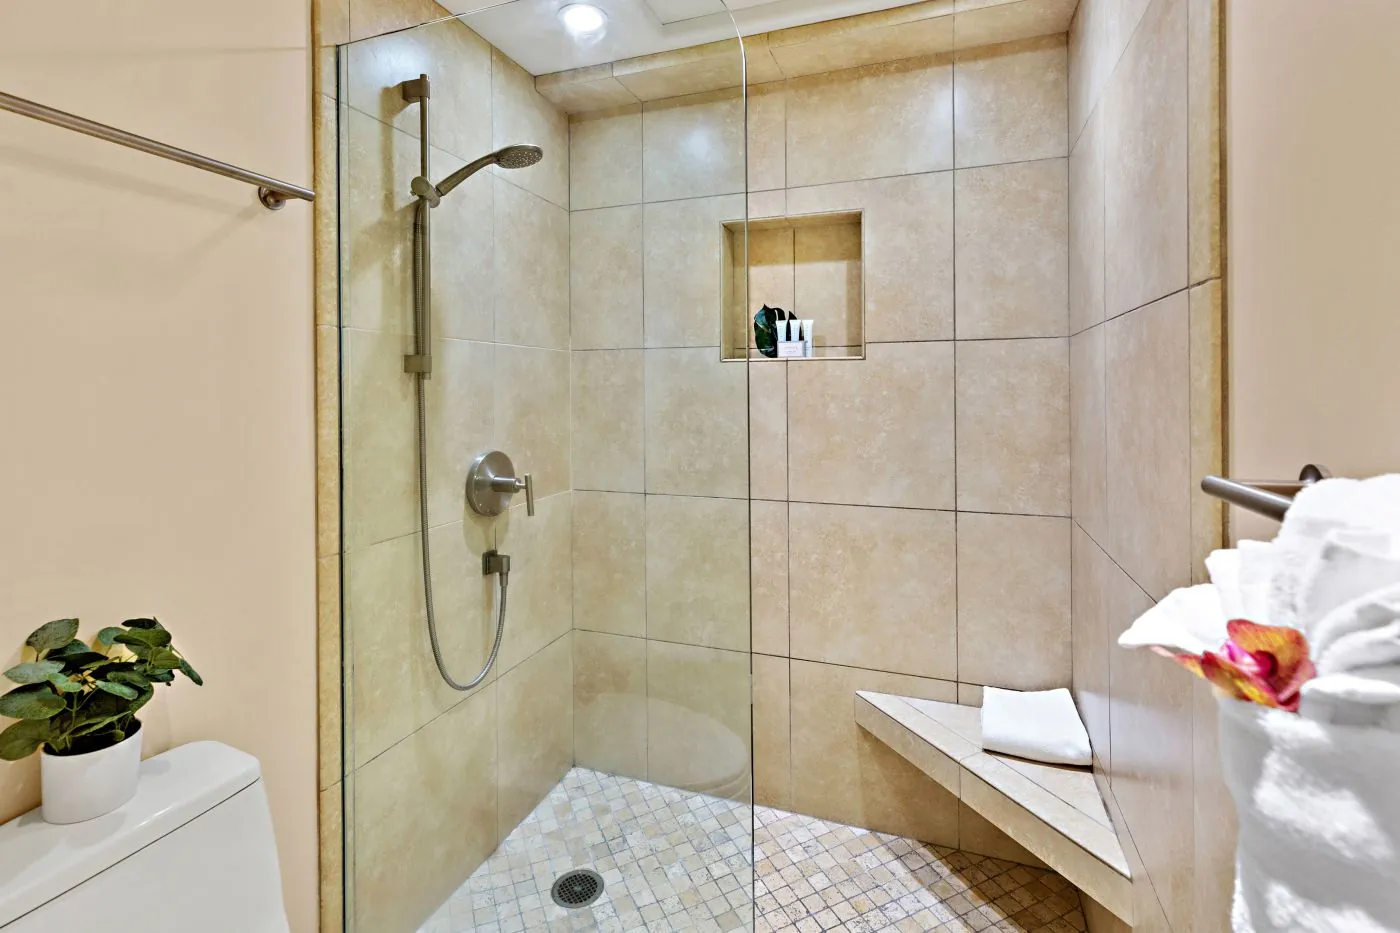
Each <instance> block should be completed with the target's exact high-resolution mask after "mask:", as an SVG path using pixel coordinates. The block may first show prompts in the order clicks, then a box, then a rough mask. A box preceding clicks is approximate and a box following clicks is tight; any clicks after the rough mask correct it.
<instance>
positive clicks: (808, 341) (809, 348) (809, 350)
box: [802, 319, 816, 357]
mask: <svg viewBox="0 0 1400 933" xmlns="http://www.w3.org/2000/svg"><path fill="white" fill-rule="evenodd" d="M802 355H803V356H808V357H810V356H815V355H816V353H815V350H814V347H813V345H812V322H811V320H810V319H806V320H803V321H802Z"/></svg>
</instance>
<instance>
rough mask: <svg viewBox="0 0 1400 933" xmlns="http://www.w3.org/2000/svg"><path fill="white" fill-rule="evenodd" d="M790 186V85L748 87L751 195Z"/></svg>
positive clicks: (782, 83) (780, 82) (748, 186)
mask: <svg viewBox="0 0 1400 933" xmlns="http://www.w3.org/2000/svg"><path fill="white" fill-rule="evenodd" d="M786 184H787V85H786V84H785V83H784V82H782V81H774V82H772V83H770V84H751V85H749V97H748V185H747V189H748V190H749V191H770V190H773V189H777V188H783V187H785V186H786Z"/></svg>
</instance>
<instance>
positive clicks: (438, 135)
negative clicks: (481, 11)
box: [347, 23, 494, 193]
mask: <svg viewBox="0 0 1400 933" xmlns="http://www.w3.org/2000/svg"><path fill="white" fill-rule="evenodd" d="M348 54H349V56H350V61H349V68H348V74H349V87H348V94H347V97H348V101H349V104H350V106H351V107H352V108H354V109H356V110H359V111H361V112H362V113H366V114H369V115H370V116H372V117H374V118H375V119H377V120H379V121H380V122H382V123H387V124H389V125H390V126H393V127H395V128H396V129H399V130H402V131H403V132H405V133H408V134H410V135H412V136H417V135H418V129H419V114H418V105H417V104H416V103H413V104H411V103H408V102H407V101H405V100H404V99H403V94H402V92H401V91H400V90H399V87H398V85H399V83H400V82H403V81H407V80H410V79H412V78H417V77H418V76H419V74H421V73H422V72H424V71H426V72H428V78H429V80H430V81H431V82H432V99H431V100H430V101H429V102H428V135H429V138H430V139H431V140H432V143H433V145H434V146H437V147H439V148H441V149H443V150H444V151H446V152H450V153H452V154H453V155H455V156H457V157H458V158H461V159H464V160H469V159H475V158H476V157H477V156H482V155H485V154H486V153H488V152H490V151H491V150H492V148H494V147H493V146H492V145H491V117H492V114H491V109H492V108H491V104H492V101H491V46H490V45H488V44H487V43H486V41H485V40H484V39H482V38H481V37H480V36H478V35H477V34H476V33H474V32H472V31H471V30H470V29H468V28H467V27H466V26H464V25H462V24H461V23H439V24H438V25H436V26H433V27H431V28H428V29H410V30H406V31H404V32H398V33H392V34H390V35H382V36H377V37H376V38H374V39H370V40H368V41H365V42H356V43H355V44H354V45H352V46H350V48H349V50H348ZM413 174H415V175H416V174H418V173H417V171H416V168H415V171H414V173H413ZM412 177H413V176H412V175H409V176H406V177H405V178H404V179H403V180H404V185H403V189H404V192H405V193H407V192H408V185H407V181H408V179H409V178H412ZM433 180H434V181H436V180H437V179H436V178H435V179H433Z"/></svg>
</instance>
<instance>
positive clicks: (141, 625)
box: [122, 619, 165, 629]
mask: <svg viewBox="0 0 1400 933" xmlns="http://www.w3.org/2000/svg"><path fill="white" fill-rule="evenodd" d="M122 625H125V626H126V627H127V628H134V629H164V628H165V626H163V625H161V624H160V623H159V622H157V621H156V620H155V619H127V620H126V621H125V622H123V623H122Z"/></svg>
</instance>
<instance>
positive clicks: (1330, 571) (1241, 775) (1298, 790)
mask: <svg viewBox="0 0 1400 933" xmlns="http://www.w3.org/2000/svg"><path fill="white" fill-rule="evenodd" d="M1206 567H1207V570H1208V571H1209V574H1210V579H1211V582H1210V583H1209V584H1205V585H1202V586H1194V587H1189V588H1184V589H1180V590H1176V591H1175V592H1173V593H1171V594H1169V595H1168V596H1167V597H1166V598H1164V599H1163V600H1162V601H1161V602H1160V603H1158V604H1157V605H1156V606H1155V607H1154V608H1153V609H1151V610H1150V611H1149V612H1147V613H1146V614H1144V615H1143V616H1142V618H1140V619H1138V620H1137V622H1136V623H1135V624H1134V625H1133V626H1132V628H1130V629H1129V630H1128V631H1127V632H1126V633H1124V635H1123V636H1122V637H1121V638H1120V639H1119V643H1120V644H1121V645H1123V646H1125V647H1130V648H1132V647H1137V648H1140V647H1156V648H1162V649H1166V650H1168V651H1171V652H1179V653H1186V654H1200V653H1201V652H1202V651H1207V650H1210V651H1214V650H1217V649H1218V648H1220V646H1221V645H1222V644H1223V643H1224V641H1225V639H1226V623H1227V622H1228V621H1229V620H1231V619H1248V620H1249V621H1252V622H1256V623H1260V624H1265V625H1279V626H1288V627H1291V628H1295V629H1298V630H1299V631H1301V632H1302V633H1303V634H1304V635H1305V636H1306V638H1307V641H1308V645H1309V648H1310V654H1311V657H1312V660H1313V663H1314V665H1315V666H1316V668H1317V676H1316V677H1315V678H1314V679H1312V680H1310V681H1309V682H1308V683H1306V684H1305V685H1304V686H1303V688H1302V695H1301V702H1300V705H1299V710H1298V712H1297V713H1291V712H1287V711H1284V710H1276V709H1266V708H1264V707H1262V706H1257V705H1254V704H1249V703H1244V702H1240V701H1236V700H1230V699H1222V700H1221V758H1222V765H1223V768H1224V772H1225V779H1226V782H1227V783H1228V784H1229V786H1230V790H1231V793H1232V795H1233V796H1234V798H1235V804H1236V810H1237V812H1238V814H1239V822H1240V836H1239V848H1238V852H1237V859H1236V886H1235V904H1234V914H1233V918H1232V922H1233V926H1234V930H1235V931H1236V933H1284V931H1289V933H1332V931H1336V933H1400V476H1393V475H1392V476H1382V477H1377V478H1375V479H1368V480H1344V479H1332V480H1324V481H1322V482H1319V483H1317V484H1316V485H1314V486H1312V487H1309V488H1308V489H1305V490H1303V491H1302V492H1301V493H1299V494H1298V496H1297V498H1296V499H1295V501H1294V504H1293V506H1292V507H1291V508H1290V509H1289V511H1288V515H1287V517H1286V518H1285V520H1284V523H1283V526H1282V528H1281V529H1280V531H1279V533H1278V536H1277V537H1276V538H1275V539H1274V540H1273V541H1270V542H1241V544H1240V546H1239V547H1238V548H1235V549H1230V550H1223V551H1216V552H1214V553H1213V554H1211V556H1210V558H1209V559H1208V560H1207V561H1206ZM1162 663H1164V664H1167V663H1171V662H1169V661H1166V660H1163V662H1162ZM1183 676H1187V675H1186V674H1185V672H1184V671H1183ZM1182 818H1183V819H1189V814H1183V815H1182Z"/></svg>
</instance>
